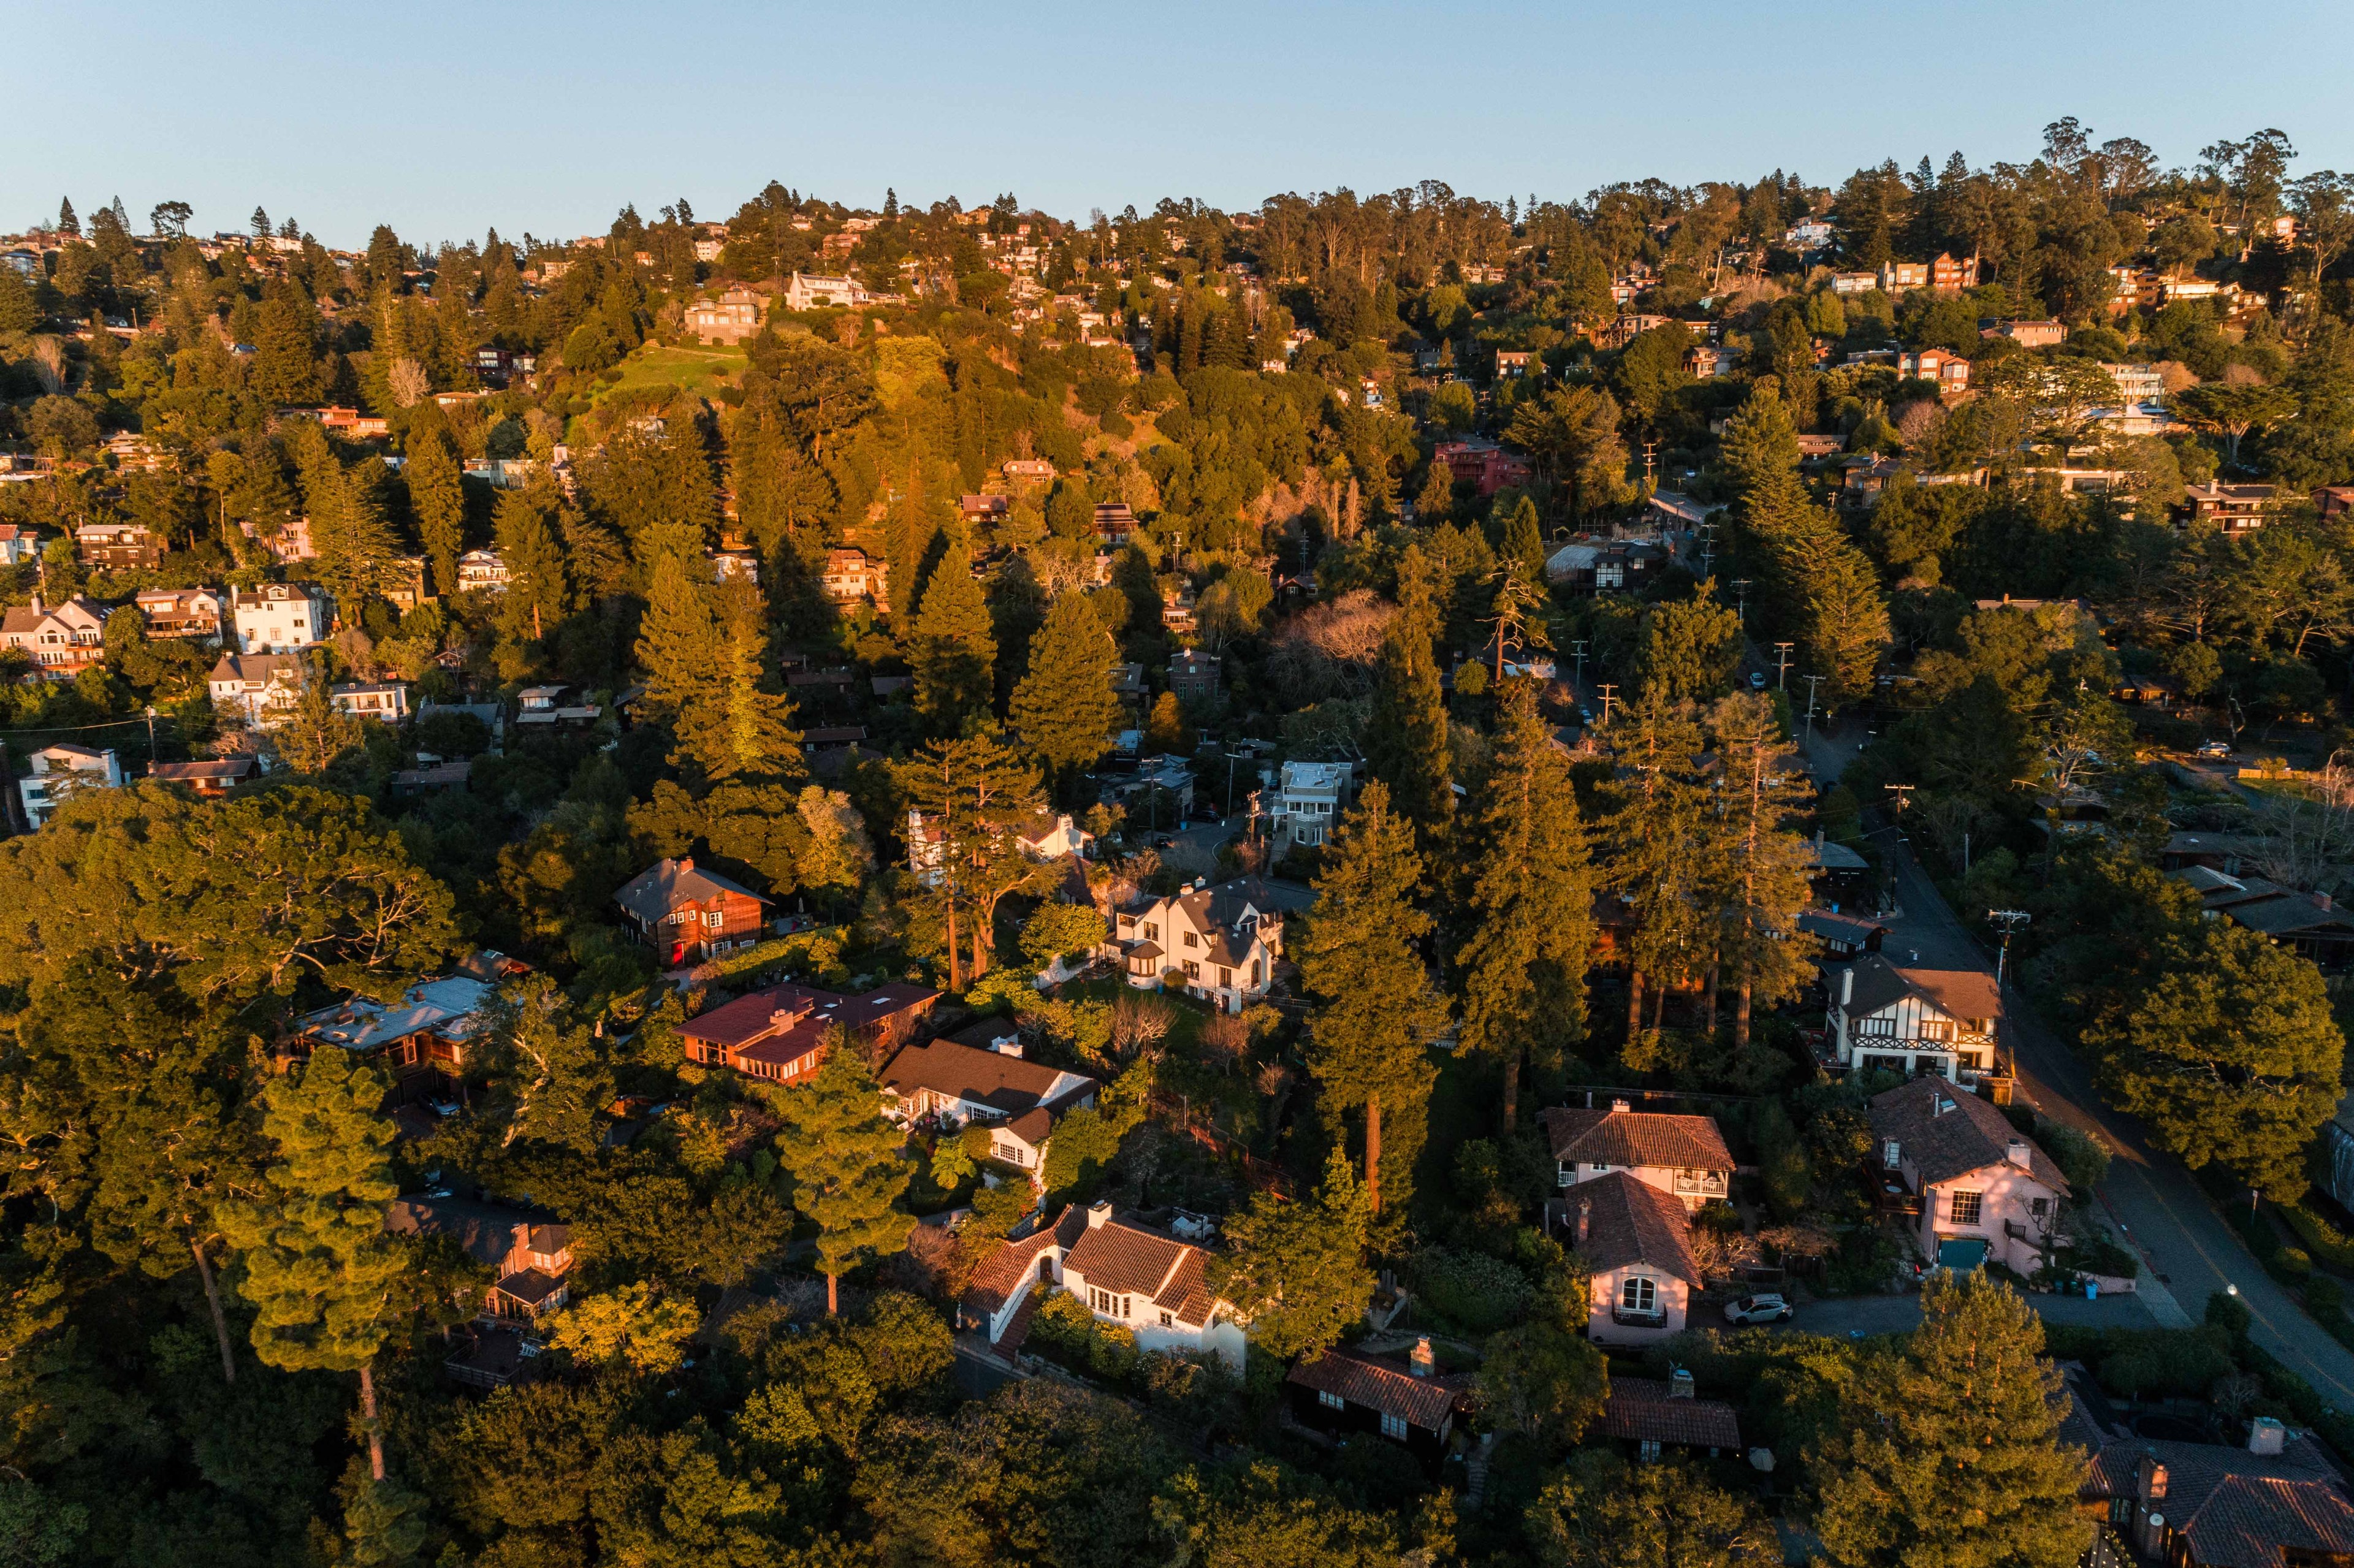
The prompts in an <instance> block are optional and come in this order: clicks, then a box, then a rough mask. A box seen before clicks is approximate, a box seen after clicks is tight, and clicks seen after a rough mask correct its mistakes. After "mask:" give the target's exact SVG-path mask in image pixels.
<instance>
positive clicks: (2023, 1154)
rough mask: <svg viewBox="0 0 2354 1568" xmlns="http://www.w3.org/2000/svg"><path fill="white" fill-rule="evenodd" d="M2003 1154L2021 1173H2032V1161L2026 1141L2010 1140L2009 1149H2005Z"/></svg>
mask: <svg viewBox="0 0 2354 1568" xmlns="http://www.w3.org/2000/svg"><path fill="white" fill-rule="evenodd" d="M2003 1153H2004V1155H2005V1156H2006V1157H2007V1158H2008V1159H2009V1160H2010V1162H2011V1163H2012V1164H2013V1165H2016V1166H2018V1167H2019V1168H2020V1170H2021V1171H2032V1170H2034V1169H2035V1161H2034V1159H2033V1157H2032V1156H2031V1155H2030V1154H2029V1153H2028V1151H2027V1139H2023V1138H2014V1139H2011V1140H2010V1145H2009V1148H2007V1149H2005V1150H2003Z"/></svg>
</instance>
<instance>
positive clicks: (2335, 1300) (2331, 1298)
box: [2305, 1274, 2346, 1318]
mask: <svg viewBox="0 0 2354 1568" xmlns="http://www.w3.org/2000/svg"><path fill="white" fill-rule="evenodd" d="M2305 1304H2306V1307H2308V1308H2311V1309H2312V1310H2313V1313H2314V1315H2315V1316H2317V1317H2320V1318H2327V1317H2328V1316H2329V1315H2330V1314H2331V1313H2334V1312H2343V1311H2344V1310H2345V1309H2346V1287H2344V1286H2342V1285H2340V1284H2338V1281H2336V1280H2334V1279H2332V1278H2330V1277H2329V1276H2327V1275H2326V1274H2317V1275H2315V1276H2314V1277H2312V1278H2311V1279H2308V1280H2306V1282H2305Z"/></svg>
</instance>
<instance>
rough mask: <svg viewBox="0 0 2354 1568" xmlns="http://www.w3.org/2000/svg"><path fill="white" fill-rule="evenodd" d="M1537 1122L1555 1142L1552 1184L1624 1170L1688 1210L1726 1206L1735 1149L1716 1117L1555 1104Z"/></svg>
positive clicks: (1618, 1104) (1621, 1104) (1615, 1105)
mask: <svg viewBox="0 0 2354 1568" xmlns="http://www.w3.org/2000/svg"><path fill="white" fill-rule="evenodd" d="M1537 1119H1538V1120H1539V1121H1541V1122H1542V1123H1543V1125H1544V1129H1545V1135H1546V1137H1547V1138H1548V1139H1551V1140H1552V1144H1553V1166H1554V1171H1555V1176H1554V1181H1556V1182H1557V1183H1558V1184H1559V1185H1561V1186H1563V1187H1575V1186H1576V1185H1577V1184H1578V1183H1580V1182H1582V1181H1596V1180H1597V1179H1599V1178H1601V1177H1604V1176H1607V1175H1609V1174H1610V1173H1611V1172H1612V1171H1625V1172H1627V1173H1628V1175H1630V1176H1632V1177H1634V1178H1635V1180H1636V1181H1641V1182H1644V1183H1646V1184H1647V1185H1649V1186H1652V1187H1657V1188H1658V1189H1659V1191H1660V1192H1665V1193H1667V1194H1668V1195H1669V1196H1670V1197H1672V1198H1674V1199H1675V1200H1676V1202H1680V1203H1681V1204H1682V1205H1683V1206H1684V1207H1685V1208H1686V1209H1687V1210H1691V1209H1697V1208H1699V1207H1700V1206H1701V1205H1702V1204H1703V1203H1709V1202H1722V1201H1723V1199H1724V1198H1725V1196H1726V1195H1727V1193H1728V1192H1730V1191H1731V1189H1732V1184H1733V1170H1734V1163H1733V1151H1732V1150H1729V1149H1727V1148H1726V1147H1725V1145H1724V1136H1723V1134H1722V1133H1720V1132H1719V1131H1717V1129H1716V1118H1714V1117H1705V1116H1662V1115H1659V1114H1658V1113H1657V1112H1653V1111H1638V1110H1633V1109H1630V1108H1628V1104H1627V1102H1626V1101H1625V1100H1612V1101H1611V1102H1610V1108H1609V1109H1608V1110H1606V1111H1604V1110H1576V1109H1572V1108H1570V1107H1555V1108H1553V1109H1552V1110H1548V1111H1544V1112H1543V1113H1542V1114H1540V1116H1539V1117H1538V1118H1537Z"/></svg>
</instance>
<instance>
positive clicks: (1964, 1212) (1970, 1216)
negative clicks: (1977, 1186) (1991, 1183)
mask: <svg viewBox="0 0 2354 1568" xmlns="http://www.w3.org/2000/svg"><path fill="white" fill-rule="evenodd" d="M1985 1201H1986V1194H1985V1193H1983V1192H1954V1193H1950V1194H1948V1195H1947V1197H1946V1219H1947V1220H1948V1221H1949V1222H1951V1223H1952V1224H1957V1225H1974V1224H1978V1208H1979V1205H1980V1204H1982V1203H1983V1202H1985Z"/></svg>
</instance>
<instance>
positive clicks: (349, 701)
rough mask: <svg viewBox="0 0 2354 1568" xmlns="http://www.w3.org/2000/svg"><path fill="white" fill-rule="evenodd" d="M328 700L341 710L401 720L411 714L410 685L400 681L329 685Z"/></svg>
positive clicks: (383, 719) (383, 720)
mask: <svg viewBox="0 0 2354 1568" xmlns="http://www.w3.org/2000/svg"><path fill="white" fill-rule="evenodd" d="M327 700H328V701H329V702H332V703H333V704H334V705H335V711H336V712H337V713H339V714H348V715H351V716H352V717H354V718H366V719H375V720H376V721H377V722H378V723H380V724H398V723H399V722H400V721H401V720H402V719H405V718H407V717H408V687H407V686H404V685H402V684H401V683H399V682H398V681H354V682H350V683H346V684H345V685H340V686H330V687H328V688H327Z"/></svg>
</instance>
